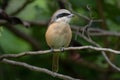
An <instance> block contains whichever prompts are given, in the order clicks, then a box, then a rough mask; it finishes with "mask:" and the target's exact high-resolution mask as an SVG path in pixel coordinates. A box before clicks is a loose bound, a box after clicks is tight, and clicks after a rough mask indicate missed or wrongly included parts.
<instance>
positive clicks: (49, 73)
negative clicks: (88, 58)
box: [2, 59, 80, 80]
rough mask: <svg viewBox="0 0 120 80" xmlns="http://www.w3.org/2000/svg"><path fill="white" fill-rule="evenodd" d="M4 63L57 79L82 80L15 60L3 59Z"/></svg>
mask: <svg viewBox="0 0 120 80" xmlns="http://www.w3.org/2000/svg"><path fill="white" fill-rule="evenodd" d="M2 62H3V63H7V64H12V65H17V66H22V67H25V68H27V69H29V70H32V71H37V72H43V73H46V74H48V75H51V76H53V77H57V78H60V79H63V80H80V79H75V78H72V77H70V76H67V75H62V74H59V73H55V72H52V71H50V70H48V69H45V68H41V67H36V66H32V65H29V64H27V63H24V62H18V61H13V60H9V59H3V60H2Z"/></svg>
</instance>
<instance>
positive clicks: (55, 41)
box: [45, 9, 73, 72]
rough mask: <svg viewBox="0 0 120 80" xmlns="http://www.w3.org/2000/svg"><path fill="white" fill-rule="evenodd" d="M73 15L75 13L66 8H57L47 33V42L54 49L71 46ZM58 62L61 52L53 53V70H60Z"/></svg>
mask: <svg viewBox="0 0 120 80" xmlns="http://www.w3.org/2000/svg"><path fill="white" fill-rule="evenodd" d="M72 17H73V14H72V13H71V12H70V11H68V10H66V9H60V10H57V11H56V12H55V13H54V14H53V16H52V18H51V21H50V23H49V26H48V29H47V31H46V34H45V37H46V42H47V44H48V46H49V47H50V48H51V49H52V50H53V49H61V50H62V51H63V49H64V47H67V46H69V44H70V42H71V38H72V31H71V28H70V25H69V22H70V20H71V18H72ZM58 64H59V53H53V64H52V70H53V71H54V72H57V71H58Z"/></svg>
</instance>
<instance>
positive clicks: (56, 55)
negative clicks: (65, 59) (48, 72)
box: [52, 53, 59, 72]
mask: <svg viewBox="0 0 120 80" xmlns="http://www.w3.org/2000/svg"><path fill="white" fill-rule="evenodd" d="M58 69H59V53H53V63H52V71H54V72H58Z"/></svg>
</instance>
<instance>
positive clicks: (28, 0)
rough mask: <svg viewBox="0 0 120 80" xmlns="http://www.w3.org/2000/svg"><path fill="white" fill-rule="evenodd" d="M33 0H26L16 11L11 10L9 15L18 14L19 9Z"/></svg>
mask: <svg viewBox="0 0 120 80" xmlns="http://www.w3.org/2000/svg"><path fill="white" fill-rule="evenodd" d="M33 1H34V0H26V1H25V2H24V3H23V5H22V6H21V7H19V9H17V10H16V11H14V12H12V13H11V15H16V14H18V13H19V12H20V11H22V10H23V9H24V8H25V7H26V6H27V5H28V4H30V3H32V2H33Z"/></svg>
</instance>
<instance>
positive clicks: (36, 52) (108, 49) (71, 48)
mask: <svg viewBox="0 0 120 80" xmlns="http://www.w3.org/2000/svg"><path fill="white" fill-rule="evenodd" d="M82 49H93V50H96V51H107V52H111V53H114V54H120V51H117V50H113V49H110V48H99V47H93V46H81V47H68V48H64V50H65V51H68V50H82ZM60 51H61V50H60V49H54V52H60ZM50 52H51V50H44V51H29V52H22V53H19V54H3V55H1V56H0V59H3V58H17V57H22V56H26V55H40V54H47V53H50Z"/></svg>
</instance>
